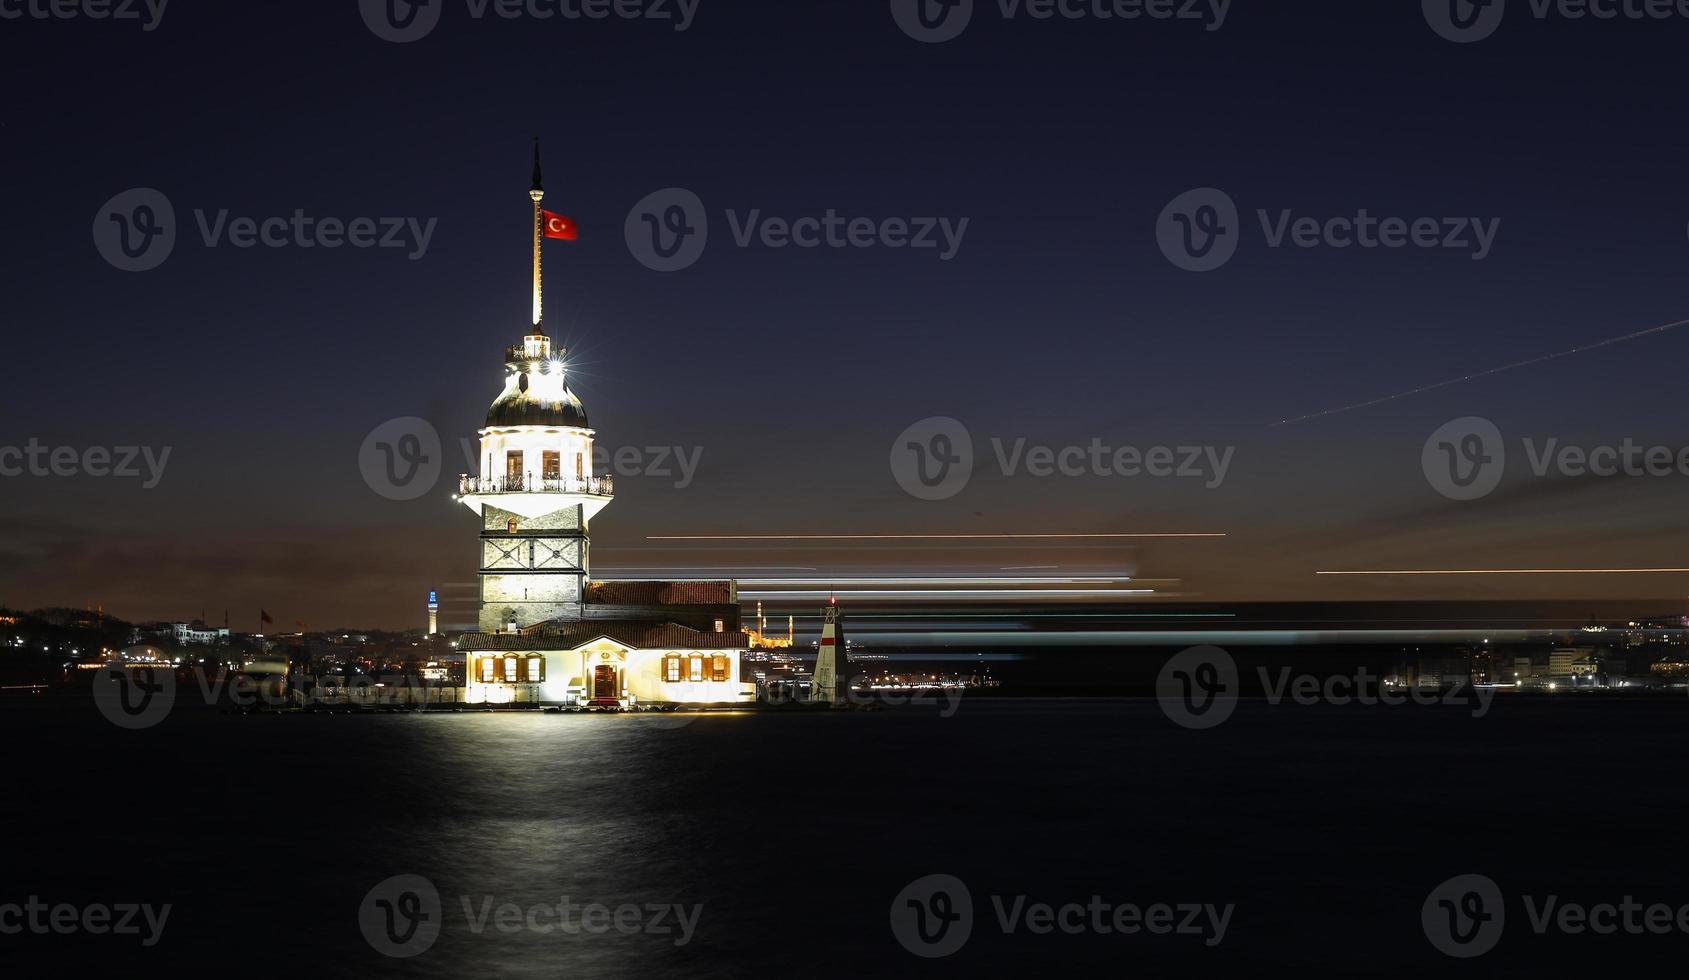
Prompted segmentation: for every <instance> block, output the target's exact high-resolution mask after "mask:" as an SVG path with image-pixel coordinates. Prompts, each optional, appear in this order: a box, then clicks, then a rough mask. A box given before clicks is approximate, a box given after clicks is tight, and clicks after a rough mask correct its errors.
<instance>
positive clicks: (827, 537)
mask: <svg viewBox="0 0 1689 980" xmlns="http://www.w3.org/2000/svg"><path fill="white" fill-rule="evenodd" d="M1225 536H1226V535H1225V533H1224V532H1219V531H1144V532H1135V533H1119V534H1113V533H1111V534H647V535H646V536H645V540H647V541H981V540H997V539H1005V540H1010V539H1023V538H1042V539H1050V538H1223V537H1225Z"/></svg>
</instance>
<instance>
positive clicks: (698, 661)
mask: <svg viewBox="0 0 1689 980" xmlns="http://www.w3.org/2000/svg"><path fill="white" fill-rule="evenodd" d="M688 667H689V669H688V671H687V673H686V679H687V680H689V681H701V680H703V679H704V657H703V654H697V653H695V654H693V655H692V662H691V663H690V664H688Z"/></svg>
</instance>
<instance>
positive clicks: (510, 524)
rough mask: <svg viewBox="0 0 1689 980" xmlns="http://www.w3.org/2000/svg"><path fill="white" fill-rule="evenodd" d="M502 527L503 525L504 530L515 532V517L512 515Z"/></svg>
mask: <svg viewBox="0 0 1689 980" xmlns="http://www.w3.org/2000/svg"><path fill="white" fill-rule="evenodd" d="M504 527H505V530H507V531H509V532H510V533H511V534H515V533H516V518H514V517H512V518H511V519H510V521H509V522H508V523H506V524H505V525H504Z"/></svg>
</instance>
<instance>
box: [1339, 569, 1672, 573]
mask: <svg viewBox="0 0 1689 980" xmlns="http://www.w3.org/2000/svg"><path fill="white" fill-rule="evenodd" d="M1314 574H1315V575H1681V574H1689V568H1414V569H1395V570H1390V571H1366V572H1315V573H1314Z"/></svg>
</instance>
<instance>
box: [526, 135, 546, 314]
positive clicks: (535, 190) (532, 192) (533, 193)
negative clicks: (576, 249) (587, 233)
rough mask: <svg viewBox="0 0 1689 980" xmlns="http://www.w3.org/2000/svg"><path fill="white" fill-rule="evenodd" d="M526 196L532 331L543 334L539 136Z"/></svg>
mask: <svg viewBox="0 0 1689 980" xmlns="http://www.w3.org/2000/svg"><path fill="white" fill-rule="evenodd" d="M528 197H529V198H530V199H531V200H532V201H533V202H534V333H535V334H540V335H543V334H544V333H545V331H544V330H543V329H542V328H541V326H540V321H541V319H543V316H544V313H543V309H542V307H541V305H540V230H541V221H542V220H543V217H542V216H541V214H540V201H541V200H542V199H544V197H545V187H544V186H543V185H542V184H541V182H540V138H539V137H538V136H536V137H534V186H532V187H530V188H529V189H528Z"/></svg>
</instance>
